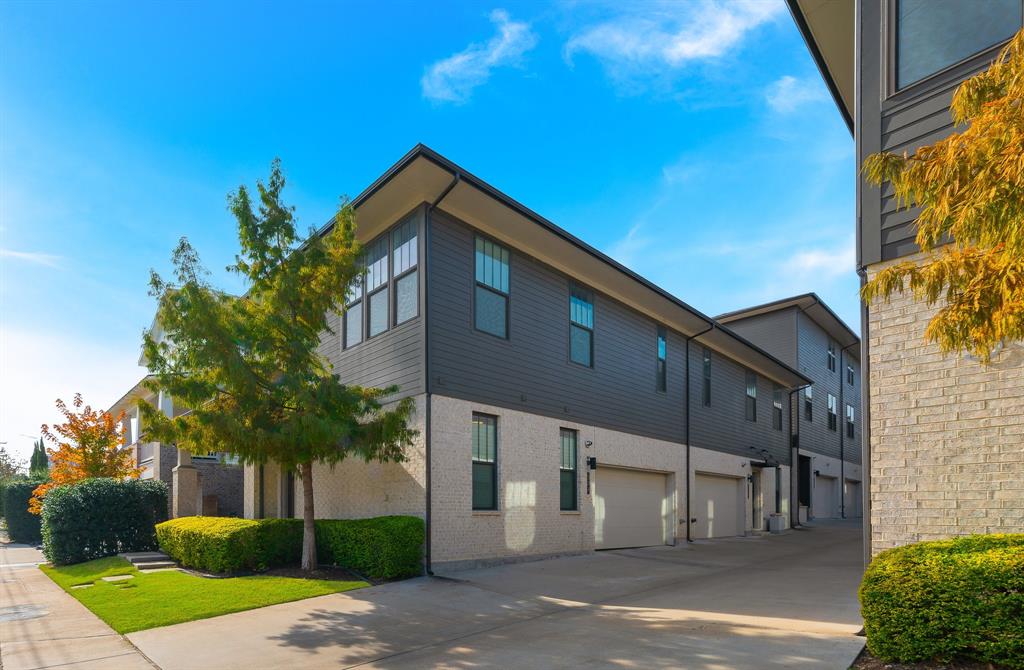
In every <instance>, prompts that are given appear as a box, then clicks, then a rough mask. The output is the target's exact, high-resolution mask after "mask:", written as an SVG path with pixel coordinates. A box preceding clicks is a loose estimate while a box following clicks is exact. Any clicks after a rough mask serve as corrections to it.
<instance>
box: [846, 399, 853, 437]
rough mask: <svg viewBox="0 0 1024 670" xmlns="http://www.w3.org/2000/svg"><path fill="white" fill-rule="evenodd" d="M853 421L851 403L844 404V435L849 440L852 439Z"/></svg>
mask: <svg viewBox="0 0 1024 670" xmlns="http://www.w3.org/2000/svg"><path fill="white" fill-rule="evenodd" d="M853 421H854V414H853V405H847V406H846V437H848V438H850V439H851V440H852V439H853V433H854V425H853Z"/></svg>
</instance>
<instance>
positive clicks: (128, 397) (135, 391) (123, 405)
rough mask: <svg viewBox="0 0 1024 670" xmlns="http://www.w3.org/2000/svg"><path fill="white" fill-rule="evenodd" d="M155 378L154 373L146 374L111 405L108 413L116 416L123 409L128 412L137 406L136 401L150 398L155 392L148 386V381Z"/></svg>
mask: <svg viewBox="0 0 1024 670" xmlns="http://www.w3.org/2000/svg"><path fill="white" fill-rule="evenodd" d="M152 378H153V375H146V376H145V377H143V378H142V379H140V380H139V381H138V382H137V383H136V384H135V386H133V387H131V389H129V390H128V392H127V393H125V394H124V395H123V396H121V397H120V398H119V399H118V400H117V402H115V403H114V404H113V405H111V406H110V409H108V410H107V414H110V415H112V416H114V417H116V416H117V415H118V414H120V413H121V412H122V411H125V412H127V411H128V410H129V409H131V408H132V407H134V406H135V402H136V401H137V400H139V399H141V398H148V397H150V396H152V395H153V392H152V391H150V390H149V389H148V388H146V382H147V381H149V380H150V379H152Z"/></svg>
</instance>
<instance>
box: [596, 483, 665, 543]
mask: <svg viewBox="0 0 1024 670" xmlns="http://www.w3.org/2000/svg"><path fill="white" fill-rule="evenodd" d="M665 518H666V512H665V475H663V474H661V473H659V472H644V471H641V470H623V469H620V468H598V469H597V477H596V478H595V483H594V540H595V542H596V544H597V548H598V549H618V548H624V547H649V546H652V545H656V544H665V536H666V532H665V525H666V522H665Z"/></svg>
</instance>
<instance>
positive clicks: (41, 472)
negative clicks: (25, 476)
mask: <svg viewBox="0 0 1024 670" xmlns="http://www.w3.org/2000/svg"><path fill="white" fill-rule="evenodd" d="M28 471H29V475H30V476H32V477H35V478H40V479H41V478H44V477H46V476H47V475H48V474H49V472H50V458H49V456H47V454H46V446H45V445H44V444H43V440H42V438H39V439H38V440H36V441H35V442H33V444H32V457H31V458H30V459H29V466H28Z"/></svg>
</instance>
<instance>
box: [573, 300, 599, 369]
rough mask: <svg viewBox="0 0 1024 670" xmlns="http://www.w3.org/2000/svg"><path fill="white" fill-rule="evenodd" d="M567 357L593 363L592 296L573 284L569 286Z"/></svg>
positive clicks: (589, 363) (591, 364)
mask: <svg viewBox="0 0 1024 670" xmlns="http://www.w3.org/2000/svg"><path fill="white" fill-rule="evenodd" d="M569 358H570V359H571V360H572V362H573V363H579V364H580V365H585V366H587V367H588V368H589V367H593V365H594V296H593V294H592V293H591V292H590V291H588V290H586V289H585V288H581V287H579V286H576V285H575V284H574V285H572V286H571V287H570V288H569Z"/></svg>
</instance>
